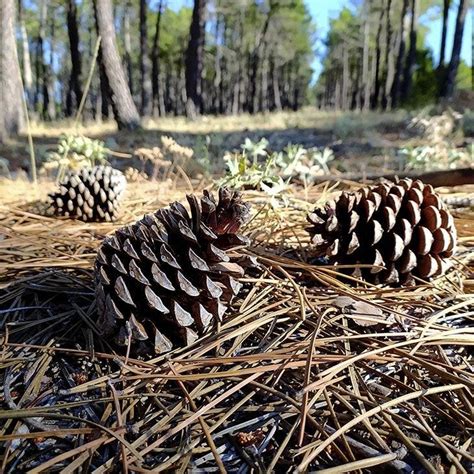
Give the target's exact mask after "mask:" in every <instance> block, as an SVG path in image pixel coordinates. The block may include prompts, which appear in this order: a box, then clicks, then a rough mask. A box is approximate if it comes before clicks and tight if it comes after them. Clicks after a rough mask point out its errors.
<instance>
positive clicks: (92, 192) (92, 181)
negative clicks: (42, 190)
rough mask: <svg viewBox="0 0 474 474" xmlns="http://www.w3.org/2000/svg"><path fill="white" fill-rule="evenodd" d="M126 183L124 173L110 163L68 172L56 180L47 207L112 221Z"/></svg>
mask: <svg viewBox="0 0 474 474" xmlns="http://www.w3.org/2000/svg"><path fill="white" fill-rule="evenodd" d="M126 185H127V180H126V179H125V176H124V175H123V174H122V173H121V172H120V171H119V170H116V169H114V168H112V167H110V166H102V165H101V166H94V167H92V168H82V169H81V170H80V171H78V172H75V171H74V172H69V173H67V174H66V176H65V177H64V178H63V179H62V180H61V182H60V183H59V190H58V191H57V192H55V193H52V194H50V195H49V199H50V210H51V212H52V213H53V214H54V215H56V216H64V217H70V218H72V219H80V220H83V221H113V220H115V219H116V218H117V217H118V212H119V208H120V204H121V201H122V198H123V194H124V191H125V188H126Z"/></svg>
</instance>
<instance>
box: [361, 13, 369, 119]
mask: <svg viewBox="0 0 474 474" xmlns="http://www.w3.org/2000/svg"><path fill="white" fill-rule="evenodd" d="M369 35H370V23H369V18H368V14H367V17H366V19H365V21H364V49H363V52H362V82H363V83H364V105H363V110H365V111H367V110H369V107H370V80H369Z"/></svg>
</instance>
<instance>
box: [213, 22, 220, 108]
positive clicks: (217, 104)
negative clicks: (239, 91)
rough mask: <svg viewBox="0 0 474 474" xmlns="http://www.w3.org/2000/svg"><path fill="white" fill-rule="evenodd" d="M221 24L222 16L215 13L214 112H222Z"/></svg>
mask: <svg viewBox="0 0 474 474" xmlns="http://www.w3.org/2000/svg"><path fill="white" fill-rule="evenodd" d="M221 24H222V18H221V16H220V15H219V13H217V18H216V29H215V32H214V35H215V41H216V54H215V57H214V70H215V75H214V84H213V91H214V101H213V107H212V108H213V111H214V113H216V114H218V113H222V110H221V99H222V97H221V95H220V90H221V85H222V68H221V64H222V62H221V61H222V46H221V43H220V26H221Z"/></svg>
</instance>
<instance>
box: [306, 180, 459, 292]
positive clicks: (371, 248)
mask: <svg viewBox="0 0 474 474" xmlns="http://www.w3.org/2000/svg"><path fill="white" fill-rule="evenodd" d="M308 221H309V222H310V223H311V224H312V225H311V227H309V228H307V231H308V232H309V233H310V234H311V235H312V239H311V241H312V243H313V244H314V245H315V246H316V249H317V250H318V251H319V254H320V255H326V256H327V257H329V260H330V262H331V263H333V264H339V265H356V264H369V265H374V266H376V267H374V268H356V269H355V270H354V268H351V269H348V270H344V269H341V271H344V272H348V273H352V275H353V276H356V277H362V278H363V279H365V280H366V281H369V282H372V283H387V284H410V283H413V280H414V279H413V277H414V276H416V277H419V278H422V279H429V278H431V277H435V276H438V275H441V274H443V273H444V272H445V271H446V269H447V268H448V267H449V259H450V257H451V256H452V255H453V253H454V250H455V246H456V229H455V227H454V220H453V217H452V216H451V214H450V213H449V211H448V210H447V208H446V207H445V205H444V203H443V202H442V200H441V199H440V197H439V196H438V195H437V194H436V193H435V192H434V190H433V187H432V186H431V185H425V184H423V183H422V182H421V181H419V180H416V181H412V180H411V179H408V178H405V179H402V180H399V181H397V182H396V183H392V182H390V181H384V182H381V183H379V184H376V185H374V186H370V187H366V188H362V189H360V190H359V191H357V192H355V193H347V192H343V193H342V194H341V196H340V197H339V198H338V199H337V200H336V201H331V202H329V203H327V204H326V206H325V208H324V209H316V210H315V211H314V212H313V213H312V214H310V215H309V216H308Z"/></svg>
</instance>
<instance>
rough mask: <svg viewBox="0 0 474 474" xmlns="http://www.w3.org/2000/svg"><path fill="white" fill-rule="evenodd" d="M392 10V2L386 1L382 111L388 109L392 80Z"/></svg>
mask: <svg viewBox="0 0 474 474" xmlns="http://www.w3.org/2000/svg"><path fill="white" fill-rule="evenodd" d="M391 10H392V0H387V11H386V16H385V22H386V26H385V35H386V36H385V84H384V90H383V96H382V107H383V109H387V108H390V102H391V101H390V88H391V81H392V79H393V72H392V62H391V55H392V23H391V21H390V12H391Z"/></svg>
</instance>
